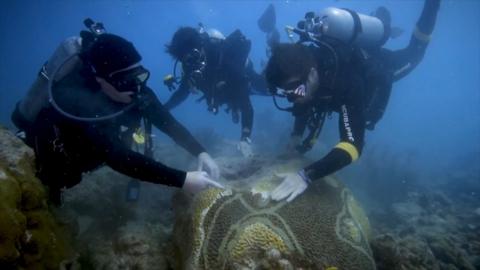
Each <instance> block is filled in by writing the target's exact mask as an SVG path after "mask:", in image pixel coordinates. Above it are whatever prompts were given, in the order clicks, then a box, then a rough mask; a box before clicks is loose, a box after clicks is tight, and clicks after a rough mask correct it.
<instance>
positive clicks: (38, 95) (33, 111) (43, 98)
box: [18, 37, 82, 123]
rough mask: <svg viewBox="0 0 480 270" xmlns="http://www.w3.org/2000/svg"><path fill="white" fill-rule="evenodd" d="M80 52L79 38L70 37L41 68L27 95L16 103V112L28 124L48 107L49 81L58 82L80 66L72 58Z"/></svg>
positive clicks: (79, 63)
mask: <svg viewBox="0 0 480 270" xmlns="http://www.w3.org/2000/svg"><path fill="white" fill-rule="evenodd" d="M81 50H82V40H81V38H80V37H70V38H67V39H65V40H64V41H62V43H60V45H59V46H58V47H57V49H56V50H55V52H54V53H53V54H52V56H51V57H50V59H48V61H47V62H46V63H45V64H44V65H43V66H42V68H41V70H40V72H39V73H38V76H37V78H36V79H35V81H34V82H33V84H32V86H30V89H29V90H28V92H27V95H26V96H25V97H24V98H23V99H22V100H20V102H19V103H18V111H19V113H20V115H21V116H22V117H23V118H24V120H26V121H27V122H29V123H32V122H34V121H35V119H36V118H37V115H38V113H39V112H40V111H41V110H42V109H43V108H46V107H48V105H49V94H48V87H49V81H50V80H53V81H59V80H61V79H62V78H64V77H65V76H66V75H67V74H69V73H70V72H71V71H72V70H74V69H75V68H77V67H78V66H79V65H81V61H80V58H78V57H74V56H75V55H78V54H79V53H80V52H81ZM60 66H62V69H61V70H59V67H60ZM57 70H58V71H57ZM55 71H57V72H55ZM54 73H55V74H54Z"/></svg>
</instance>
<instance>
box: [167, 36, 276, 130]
mask: <svg viewBox="0 0 480 270" xmlns="http://www.w3.org/2000/svg"><path fill="white" fill-rule="evenodd" d="M204 50H205V54H206V67H205V72H204V75H203V78H202V79H201V80H196V81H195V83H192V80H191V78H190V77H189V76H188V75H187V72H184V73H183V76H182V78H181V81H180V86H179V88H178V89H177V90H176V91H175V93H174V94H173V95H172V96H171V97H170V99H169V100H168V101H167V102H166V103H165V108H167V109H168V110H171V109H173V108H175V107H176V106H178V105H179V104H180V103H182V102H183V101H185V100H186V99H187V97H188V96H189V94H190V93H191V89H193V88H196V89H198V90H200V91H201V93H202V94H203V97H202V98H201V99H205V100H206V103H207V105H208V109H209V110H210V111H212V112H214V113H217V112H218V110H219V107H220V106H222V105H227V107H228V110H229V111H230V112H231V113H232V119H233V121H234V122H235V123H236V122H238V120H239V119H238V118H239V117H238V115H239V114H240V115H241V127H242V131H241V139H245V138H249V137H250V135H251V132H252V126H253V107H252V103H251V101H250V88H255V89H257V90H258V91H264V92H266V90H264V89H267V88H266V83H265V80H264V78H263V76H261V75H259V74H257V73H256V72H255V70H254V69H253V65H251V63H250V64H247V63H249V62H247V61H248V54H249V52H250V41H249V40H247V39H246V38H245V37H244V36H243V34H242V33H241V32H240V31H239V30H236V31H235V32H233V33H232V34H231V35H229V36H228V37H227V38H226V39H225V40H214V41H212V40H210V39H209V38H206V41H205V45H204Z"/></svg>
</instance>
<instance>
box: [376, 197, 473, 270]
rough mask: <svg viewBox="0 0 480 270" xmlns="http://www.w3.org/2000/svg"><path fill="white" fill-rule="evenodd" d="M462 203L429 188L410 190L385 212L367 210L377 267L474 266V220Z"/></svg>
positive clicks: (470, 212)
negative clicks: (427, 189)
mask: <svg viewBox="0 0 480 270" xmlns="http://www.w3.org/2000/svg"><path fill="white" fill-rule="evenodd" d="M459 206H461V207H459ZM462 207H464V206H462V205H461V204H458V203H454V202H452V201H451V200H450V199H449V198H448V197H446V196H445V195H444V194H443V193H441V192H438V191H430V192H427V193H422V194H419V193H410V194H409V195H408V200H407V201H405V202H401V203H396V204H394V205H393V206H392V208H391V210H390V211H387V212H385V213H383V214H378V213H377V214H372V215H371V219H372V224H373V225H374V228H375V230H376V231H377V236H376V237H375V239H374V240H373V242H372V249H373V253H374V255H375V258H376V261H377V264H378V269H379V270H383V269H385V270H387V269H389V270H390V269H393V270H397V269H398V270H401V269H412V270H417V269H418V270H420V269H452V270H455V269H465V270H474V269H479V267H480V256H479V255H478V254H480V252H479V251H480V235H479V234H478V228H479V225H480V218H478V216H477V215H476V214H475V212H474V211H473V209H472V210H471V211H465V209H462Z"/></svg>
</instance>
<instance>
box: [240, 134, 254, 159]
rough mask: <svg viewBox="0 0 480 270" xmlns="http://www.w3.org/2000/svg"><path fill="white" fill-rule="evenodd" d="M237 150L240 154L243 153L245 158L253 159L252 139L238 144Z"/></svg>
mask: <svg viewBox="0 0 480 270" xmlns="http://www.w3.org/2000/svg"><path fill="white" fill-rule="evenodd" d="M237 149H238V151H240V153H242V155H243V157H245V158H251V157H253V150H252V144H251V141H250V139H248V138H247V139H246V140H241V141H240V142H239V143H238V144H237Z"/></svg>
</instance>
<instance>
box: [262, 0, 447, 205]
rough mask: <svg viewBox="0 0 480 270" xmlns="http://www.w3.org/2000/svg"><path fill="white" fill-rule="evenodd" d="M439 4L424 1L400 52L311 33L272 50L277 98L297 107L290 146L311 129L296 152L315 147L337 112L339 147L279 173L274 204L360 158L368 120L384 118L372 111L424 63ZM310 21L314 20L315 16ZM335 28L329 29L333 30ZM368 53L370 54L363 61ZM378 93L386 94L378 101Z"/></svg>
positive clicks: (269, 73) (270, 77)
mask: <svg viewBox="0 0 480 270" xmlns="http://www.w3.org/2000/svg"><path fill="white" fill-rule="evenodd" d="M439 5H440V0H426V1H425V4H424V8H423V11H422V14H421V16H420V19H419V20H418V22H417V25H416V28H415V31H414V33H413V35H412V38H411V41H410V44H409V45H408V47H407V48H405V49H402V50H398V51H391V50H388V49H384V48H381V46H382V45H383V43H381V42H380V43H376V45H373V43H372V46H367V45H366V43H362V44H361V45H358V44H357V45H355V44H354V43H352V42H353V41H354V40H355V39H354V38H352V37H354V36H350V38H349V39H348V42H346V40H341V39H340V38H333V37H331V36H323V37H322V38H311V37H312V36H314V35H312V32H309V33H307V34H306V35H303V36H301V38H302V37H303V38H304V40H303V41H307V40H306V39H307V38H308V39H309V41H310V42H309V43H310V44H309V45H307V44H304V42H300V43H297V44H279V45H277V46H276V47H275V48H274V49H273V51H272V57H271V58H270V60H269V62H268V65H267V68H266V71H265V74H266V79H267V82H268V83H269V84H270V88H271V91H272V93H273V94H274V95H277V96H284V97H286V98H287V99H288V100H289V101H290V102H292V103H293V106H292V107H290V108H287V109H286V110H289V111H290V112H292V113H293V115H294V117H295V124H294V130H293V133H292V142H295V141H296V142H298V141H300V140H301V139H300V140H299V139H298V138H301V137H302V136H303V133H304V131H305V129H306V127H307V126H309V128H310V126H313V132H311V134H310V135H311V136H310V135H309V137H307V139H306V140H304V141H303V143H300V144H297V145H296V150H297V151H299V152H301V153H303V152H305V151H308V150H309V149H311V147H312V146H313V144H314V143H315V142H316V139H317V137H318V135H319V132H320V130H321V127H322V124H323V121H324V119H325V115H328V114H330V113H332V112H336V113H338V114H339V123H338V125H339V131H340V141H339V143H338V144H337V145H336V146H335V147H334V148H333V149H332V150H331V151H330V152H329V153H328V154H327V155H326V156H324V157H323V158H321V159H320V160H318V161H316V162H314V163H313V164H311V165H308V166H306V167H305V168H304V169H302V170H300V171H299V172H291V173H287V174H283V175H280V177H281V178H283V179H284V180H283V182H282V183H281V184H280V185H279V186H278V187H277V188H276V189H275V190H274V191H273V192H272V198H273V199H274V200H282V199H284V198H287V201H291V200H293V199H294V198H295V197H296V196H298V195H299V194H301V193H302V192H303V191H304V190H305V189H306V188H307V186H308V184H309V183H310V182H311V181H312V180H315V179H319V178H322V177H324V176H327V175H329V174H332V173H334V172H336V171H338V170H340V169H341V168H343V167H345V166H347V165H348V164H350V163H352V162H353V161H355V160H357V159H358V158H359V157H360V155H361V152H362V148H363V144H364V135H365V130H366V129H367V128H368V127H369V125H370V122H373V123H376V122H377V121H378V120H379V119H380V117H381V115H382V114H383V111H382V112H381V114H375V113H371V111H370V110H371V108H372V103H373V105H374V106H376V107H377V108H374V109H376V110H378V106H381V108H380V109H382V110H383V109H384V108H385V106H386V101H388V96H389V94H390V90H391V87H392V84H393V82H394V81H396V80H398V79H400V78H402V77H403V76H405V75H406V74H408V73H409V72H410V71H411V70H412V69H413V68H414V67H415V66H416V65H417V64H418V63H419V62H420V60H421V59H422V57H423V54H424V53H425V49H426V47H427V44H428V42H429V40H430V35H431V33H432V31H433V28H434V25H435V21H436V16H437V12H438V9H439ZM306 17H307V16H306ZM308 17H309V18H311V19H312V21H314V20H315V17H314V16H308ZM307 19H308V18H307ZM319 26H320V27H321V24H319ZM334 28H335V27H333V26H332V25H329V29H330V30H332V29H334ZM364 30H366V29H364ZM302 33H305V32H300V34H302ZM362 33H363V34H365V35H368V34H369V33H367V32H362ZM344 36H348V35H344ZM337 37H340V35H338V36H337ZM375 37H376V38H375V39H376V40H377V41H381V39H382V35H376V36H375ZM383 38H384V37H383ZM360 39H361V38H360ZM363 40H364V41H365V40H366V39H363ZM365 53H370V54H369V55H368V57H365ZM377 88H378V89H380V90H378V89H377ZM377 90H378V91H377ZM375 94H380V95H384V96H383V97H380V99H379V100H375V98H376V97H375ZM385 95H386V97H385ZM312 134H313V135H312Z"/></svg>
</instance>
